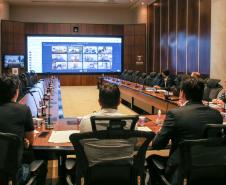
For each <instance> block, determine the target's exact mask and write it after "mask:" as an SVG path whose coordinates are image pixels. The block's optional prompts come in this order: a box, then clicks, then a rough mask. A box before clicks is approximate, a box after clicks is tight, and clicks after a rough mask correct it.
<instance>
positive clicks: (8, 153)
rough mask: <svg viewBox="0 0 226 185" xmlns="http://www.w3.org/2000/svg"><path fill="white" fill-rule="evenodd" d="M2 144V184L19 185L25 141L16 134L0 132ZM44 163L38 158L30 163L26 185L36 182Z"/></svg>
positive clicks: (0, 165) (0, 180)
mask: <svg viewBox="0 0 226 185" xmlns="http://www.w3.org/2000/svg"><path fill="white" fill-rule="evenodd" d="M0 146H1V152H0V184H1V185H8V184H12V185H18V178H19V177H18V175H19V169H20V167H21V163H22V155H23V141H22V140H21V138H19V137H18V136H17V135H15V134H10V133H3V132H0ZM42 164H43V161H42V160H36V161H33V162H32V163H31V164H30V166H29V167H30V174H29V178H28V179H27V181H26V182H25V184H26V185H33V184H36V182H37V181H36V180H37V177H38V170H39V168H40V167H41V165H42Z"/></svg>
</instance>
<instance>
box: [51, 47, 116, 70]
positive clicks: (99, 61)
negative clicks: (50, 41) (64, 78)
mask: <svg viewBox="0 0 226 185" xmlns="http://www.w3.org/2000/svg"><path fill="white" fill-rule="evenodd" d="M52 69H53V70H98V69H100V70H101V69H109V70H110V69H112V46H77V45H76V46H73V45H70V46H67V45H65V46H59V45H57V46H52Z"/></svg>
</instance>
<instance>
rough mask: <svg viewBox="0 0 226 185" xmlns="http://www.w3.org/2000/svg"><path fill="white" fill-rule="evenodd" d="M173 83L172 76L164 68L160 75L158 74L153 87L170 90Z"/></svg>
mask: <svg viewBox="0 0 226 185" xmlns="http://www.w3.org/2000/svg"><path fill="white" fill-rule="evenodd" d="M174 85H175V83H174V77H173V76H172V75H171V74H170V71H169V70H164V71H162V73H161V75H159V78H158V80H156V82H155V86H154V87H156V88H161V89H165V90H170V88H171V87H173V86H174Z"/></svg>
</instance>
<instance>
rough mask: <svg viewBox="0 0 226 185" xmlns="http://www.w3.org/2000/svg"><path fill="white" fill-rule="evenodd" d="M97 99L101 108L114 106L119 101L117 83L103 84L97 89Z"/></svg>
mask: <svg viewBox="0 0 226 185" xmlns="http://www.w3.org/2000/svg"><path fill="white" fill-rule="evenodd" d="M99 101H100V103H101V105H102V107H103V108H116V107H117V106H118V104H119V101H120V91H119V88H118V86H117V85H112V84H108V83H106V84H104V85H102V86H101V87H100V90H99Z"/></svg>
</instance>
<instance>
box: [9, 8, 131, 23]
mask: <svg viewBox="0 0 226 185" xmlns="http://www.w3.org/2000/svg"><path fill="white" fill-rule="evenodd" d="M10 19H11V20H15V21H22V22H48V23H94V24H133V23H134V20H133V11H132V10H131V9H128V8H119V7H95V6H94V7H84V6H83V7H82V6H80V7H79V6H73V7H69V6H64V7H62V6H28V5H26V6H21V5H13V6H11V7H10Z"/></svg>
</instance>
